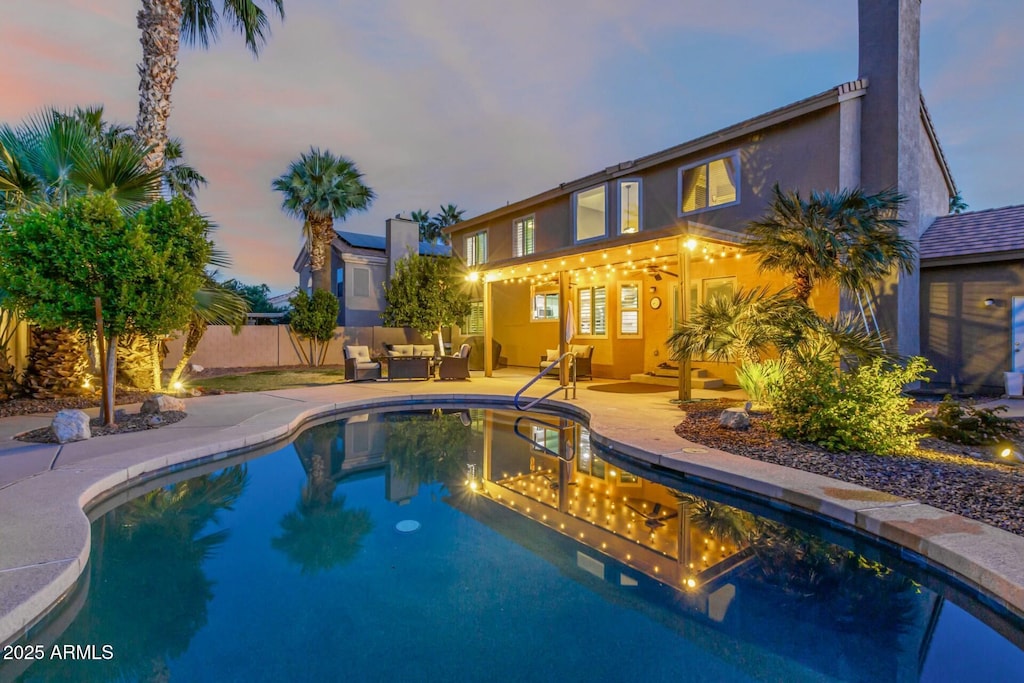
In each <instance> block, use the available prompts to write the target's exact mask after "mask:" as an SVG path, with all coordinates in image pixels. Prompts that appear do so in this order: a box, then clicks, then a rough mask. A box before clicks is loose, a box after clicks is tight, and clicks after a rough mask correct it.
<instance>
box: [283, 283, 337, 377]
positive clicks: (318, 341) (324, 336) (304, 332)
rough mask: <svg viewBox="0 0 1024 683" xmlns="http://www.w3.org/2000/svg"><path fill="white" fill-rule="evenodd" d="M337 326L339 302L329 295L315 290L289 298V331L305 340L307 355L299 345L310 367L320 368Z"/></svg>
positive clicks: (304, 359)
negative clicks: (290, 314) (309, 293)
mask: <svg viewBox="0 0 1024 683" xmlns="http://www.w3.org/2000/svg"><path fill="white" fill-rule="evenodd" d="M337 325H338V299H337V297H335V296H334V295H333V294H331V293H330V292H325V291H323V290H320V289H318V290H316V291H314V292H313V296H310V295H308V294H306V293H305V292H301V291H300V292H299V293H298V294H296V295H295V298H293V299H292V319H291V323H290V325H289V327H290V329H291V331H292V332H294V333H295V334H297V335H298V336H299V337H301V338H304V339H305V340H306V341H307V343H308V344H309V354H308V355H307V354H306V351H305V349H303V347H302V344H298V349H299V352H300V353H301V354H302V355H303V361H304V362H305V363H306V364H307V365H309V366H310V367H315V366H318V365H323V362H324V358H326V356H327V346H328V345H329V344H330V343H331V340H332V339H334V328H335V327H337Z"/></svg>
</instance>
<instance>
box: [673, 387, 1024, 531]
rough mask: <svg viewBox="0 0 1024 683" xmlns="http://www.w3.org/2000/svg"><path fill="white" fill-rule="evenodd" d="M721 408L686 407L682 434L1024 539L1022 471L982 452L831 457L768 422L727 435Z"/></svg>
mask: <svg viewBox="0 0 1024 683" xmlns="http://www.w3.org/2000/svg"><path fill="white" fill-rule="evenodd" d="M722 408H723V402H721V401H709V402H708V404H707V405H701V404H691V405H689V406H687V412H686V419H685V420H683V421H682V422H680V423H679V424H678V426H677V427H676V434H678V435H679V436H681V437H683V438H684V439H687V440H689V441H694V442H697V443H700V444H703V445H705V446H710V447H712V448H719V449H721V450H723V451H727V452H729V453H733V454H735V455H742V456H745V457H748V458H751V459H754V460H760V461H762V462H770V463H773V464H775V465H784V466H786V467H792V468H793V469H797V470H803V471H805V472H814V473H815V474H822V475H824V476H826V477H831V478H833V479H838V480H840V481H845V482H849V483H851V484H859V485H861V486H866V487H868V488H871V489H874V490H875V491H883V492H886V493H891V494H894V495H897V496H902V497H904V498H911V499H914V500H918V501H920V502H922V503H925V504H927V505H931V506H933V507H937V508H939V509H942V510H946V511H948V512H953V513H956V514H958V515H962V516H964V517H968V518H970V519H975V520H978V521H980V522H985V523H986V524H991V525H992V526H995V527H999V528H1000V529H1005V530H1006V531H1009V532H1010V533H1014V534H1017V535H1019V536H1024V505H1021V500H1022V496H1024V493H1022V492H1024V466H1014V465H1011V464H1006V463H1004V462H997V461H994V460H993V458H992V456H991V454H989V453H988V452H987V451H984V450H980V449H979V447H978V446H960V445H957V444H951V443H947V442H945V441H941V440H939V439H934V438H925V439H922V441H921V447H920V450H919V452H918V453H916V454H913V455H875V454H873V453H864V452H861V451H851V452H847V453H830V452H828V451H826V450H825V449H824V448H820V447H818V446H815V445H811V444H803V443H799V442H796V441H791V440H790V439H785V438H782V437H779V436H778V435H776V434H775V433H774V432H772V431H771V430H770V429H769V421H770V419H771V418H770V417H768V416H757V415H754V416H751V418H750V420H751V424H750V429H748V430H745V431H737V430H733V429H722V428H721V427H720V426H719V424H718V421H719V420H718V418H719V414H720V413H721V411H722Z"/></svg>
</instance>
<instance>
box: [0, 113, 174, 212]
mask: <svg viewBox="0 0 1024 683" xmlns="http://www.w3.org/2000/svg"><path fill="white" fill-rule="evenodd" d="M81 112H82V110H79V113H81ZM100 115H102V110H100ZM110 130H111V129H109V128H105V127H104V126H103V124H97V123H96V122H95V121H93V120H90V119H89V118H86V117H85V116H78V115H75V114H66V113H63V112H59V111H57V110H53V109H50V110H44V111H42V112H40V113H38V114H35V115H34V116H31V117H29V118H28V119H27V120H26V121H25V122H24V123H22V124H21V125H20V126H19V127H17V128H14V127H11V126H9V125H6V124H5V125H2V126H0V193H2V194H3V195H4V200H5V205H6V208H7V210H12V209H18V208H30V207H33V206H40V205H48V206H60V205H62V204H65V203H66V202H67V200H68V199H69V198H70V197H72V196H76V195H81V194H85V193H87V192H89V191H96V192H110V193H111V196H112V197H113V198H114V201H116V202H117V203H118V205H119V206H120V207H121V208H122V210H124V211H126V212H133V211H137V210H139V209H141V208H143V207H144V206H146V205H147V204H149V203H151V202H152V201H154V200H155V199H157V198H158V197H159V192H160V180H161V174H160V171H150V170H148V169H147V168H146V166H145V164H144V160H145V157H146V154H147V152H148V150H147V148H146V147H145V146H143V145H142V144H140V143H139V142H137V141H136V140H134V139H133V138H131V137H128V136H123V135H117V134H114V133H111V132H110Z"/></svg>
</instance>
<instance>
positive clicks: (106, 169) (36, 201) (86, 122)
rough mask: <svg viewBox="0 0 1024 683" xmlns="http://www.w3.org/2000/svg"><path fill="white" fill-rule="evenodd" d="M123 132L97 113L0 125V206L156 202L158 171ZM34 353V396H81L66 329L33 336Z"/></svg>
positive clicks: (134, 206)
mask: <svg viewBox="0 0 1024 683" xmlns="http://www.w3.org/2000/svg"><path fill="white" fill-rule="evenodd" d="M126 131H127V128H125V127H123V126H118V125H116V124H109V123H106V122H104V121H103V108H102V107H94V108H89V109H80V108H79V109H75V110H74V111H73V112H60V111H57V110H54V109H50V110H44V111H42V112H40V113H38V114H36V115H34V116H32V117H30V118H28V119H27V120H26V121H25V122H23V123H22V124H21V125H20V126H18V127H12V126H9V125H3V126H0V198H2V199H0V204H2V206H0V208H2V209H3V210H5V211H14V210H19V209H30V208H34V207H56V206H61V205H63V204H66V203H67V201H68V200H69V199H70V198H71V197H74V196H78V195H83V194H86V193H88V192H91V191H97V192H109V193H110V196H111V197H113V199H114V200H115V201H116V202H117V203H118V205H119V206H120V207H121V210H122V211H124V212H125V213H132V212H135V211H137V210H140V209H142V208H143V207H145V206H146V205H148V204H149V203H151V202H152V201H154V200H155V199H157V198H158V197H159V193H160V182H161V180H160V172H159V171H150V170H148V169H147V168H146V166H145V164H144V163H143V161H144V159H145V156H146V153H147V151H148V150H147V149H146V148H145V147H144V146H143V145H141V144H140V143H139V142H138V141H136V140H135V139H134V138H133V137H132V136H131V135H129V134H127V132H126ZM33 346H34V348H35V349H37V350H38V351H39V352H38V353H34V354H33V355H31V356H30V357H29V361H30V362H29V365H28V368H27V370H26V377H25V378H24V381H25V383H26V385H27V386H29V387H30V390H31V391H32V393H33V395H35V396H37V397H41V398H42V397H53V396H62V395H67V394H68V393H77V392H79V391H81V390H82V386H83V384H84V380H85V378H86V370H87V364H86V363H85V362H84V361H83V357H84V353H85V345H84V344H83V342H82V340H81V339H80V336H79V335H78V334H77V333H74V332H71V331H69V330H63V329H56V330H41V329H38V328H37V329H35V330H34V331H33ZM0 348H2V347H0Z"/></svg>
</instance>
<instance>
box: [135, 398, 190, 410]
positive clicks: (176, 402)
mask: <svg viewBox="0 0 1024 683" xmlns="http://www.w3.org/2000/svg"><path fill="white" fill-rule="evenodd" d="M172 411H173V412H182V413H183V412H185V402H184V401H182V400H181V399H180V398H174V397H173V396H168V395H167V394H158V395H156V396H150V397H149V398H147V399H146V400H145V401H143V402H142V408H141V412H142V413H144V414H150V413H168V412H172Z"/></svg>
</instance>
